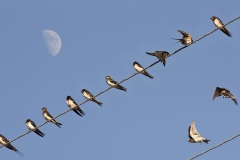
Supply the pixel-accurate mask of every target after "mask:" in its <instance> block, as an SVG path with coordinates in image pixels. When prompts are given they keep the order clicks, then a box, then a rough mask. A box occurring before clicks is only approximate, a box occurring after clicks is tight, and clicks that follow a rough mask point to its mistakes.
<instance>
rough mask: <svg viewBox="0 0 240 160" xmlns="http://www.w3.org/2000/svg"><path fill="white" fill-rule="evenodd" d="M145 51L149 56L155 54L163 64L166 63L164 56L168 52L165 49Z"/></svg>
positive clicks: (165, 56)
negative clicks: (152, 51) (151, 51)
mask: <svg viewBox="0 0 240 160" xmlns="http://www.w3.org/2000/svg"><path fill="white" fill-rule="evenodd" d="M146 53H147V54H149V55H151V56H156V57H157V58H158V59H159V60H160V61H161V62H162V63H163V65H164V66H165V64H166V58H167V57H168V55H169V53H168V52H166V51H155V52H154V53H149V52H146Z"/></svg>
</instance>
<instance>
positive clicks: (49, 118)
mask: <svg viewBox="0 0 240 160" xmlns="http://www.w3.org/2000/svg"><path fill="white" fill-rule="evenodd" d="M43 116H44V117H45V118H46V119H47V120H49V121H50V120H51V119H52V118H51V117H49V116H48V115H47V113H44V114H43Z"/></svg>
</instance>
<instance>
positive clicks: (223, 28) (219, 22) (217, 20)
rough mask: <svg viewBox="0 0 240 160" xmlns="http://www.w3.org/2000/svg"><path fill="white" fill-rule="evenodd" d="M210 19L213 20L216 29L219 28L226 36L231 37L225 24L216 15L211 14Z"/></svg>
mask: <svg viewBox="0 0 240 160" xmlns="http://www.w3.org/2000/svg"><path fill="white" fill-rule="evenodd" d="M210 19H211V20H212V21H213V23H214V24H215V26H216V27H217V28H218V29H220V30H221V31H222V32H223V33H225V34H226V35H227V36H229V37H232V34H231V33H230V32H229V31H228V30H227V28H226V27H225V26H223V25H224V24H223V23H222V21H221V20H220V19H219V18H218V17H215V16H212V17H211V18H210Z"/></svg>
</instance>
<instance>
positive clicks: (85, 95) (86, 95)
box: [83, 92, 91, 99]
mask: <svg viewBox="0 0 240 160" xmlns="http://www.w3.org/2000/svg"><path fill="white" fill-rule="evenodd" d="M83 96H84V97H86V98H87V99H91V97H90V96H89V95H88V94H87V93H86V92H83Z"/></svg>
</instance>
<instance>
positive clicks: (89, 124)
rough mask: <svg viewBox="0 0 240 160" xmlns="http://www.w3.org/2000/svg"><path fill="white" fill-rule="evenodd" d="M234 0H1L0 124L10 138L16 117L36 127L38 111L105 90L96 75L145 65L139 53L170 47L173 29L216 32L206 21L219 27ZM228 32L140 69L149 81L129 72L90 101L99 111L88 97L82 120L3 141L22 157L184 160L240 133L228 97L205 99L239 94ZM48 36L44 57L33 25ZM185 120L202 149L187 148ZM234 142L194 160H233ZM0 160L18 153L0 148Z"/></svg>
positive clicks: (65, 120)
mask: <svg viewBox="0 0 240 160" xmlns="http://www.w3.org/2000/svg"><path fill="white" fill-rule="evenodd" d="M239 6H240V2H238V1H232V2H231V3H230V4H226V3H222V2H221V3H220V2H219V3H216V1H208V2H207V3H206V2H204V3H203V2H200V1H198V2H196V1H190V0H185V1H178V0H165V1H157V0H149V1H144V0H138V1H137V0H122V1H116V0H105V1H97V0H91V1H89V0H81V1H78V0H70V1H69V0H68V1H67V0H63V1H61V2H59V0H50V1H49V0H48V1H47V0H42V1H41V2H33V1H30V0H25V1H16V0H15V1H14V0H13V1H11V0H10V1H9V0H8V1H6V0H4V1H2V3H1V5H0V15H1V36H0V44H1V45H0V52H1V58H0V73H1V83H0V88H1V89H0V95H1V100H2V101H1V102H2V103H1V116H0V121H1V122H2V123H1V130H0V133H1V134H3V135H4V136H6V137H7V138H8V139H9V140H11V139H14V138H16V137H17V136H19V135H21V134H22V133H24V132H26V131H27V127H26V125H25V121H26V119H28V118H30V119H32V120H33V121H34V122H35V123H36V124H37V125H39V124H42V123H43V122H44V121H45V120H44V119H43V117H42V113H41V108H42V107H47V108H48V110H49V112H50V113H51V114H52V115H53V116H55V115H57V114H59V113H61V112H63V111H65V110H67V109H68V107H67V105H66V103H65V99H66V96H68V95H71V96H72V97H73V98H74V99H75V100H76V101H77V102H78V103H80V102H83V101H84V100H85V99H84V98H83V97H82V95H81V90H82V89H83V88H86V89H88V90H89V91H91V92H92V93H93V94H97V93H99V92H100V91H102V90H104V89H106V88H107V87H108V85H107V84H106V82H105V76H107V75H110V76H111V77H112V78H113V79H115V80H116V81H120V80H122V79H124V78H126V77H128V76H130V75H131V74H133V73H134V72H135V70H134V69H133V67H132V63H133V62H134V61H138V62H139V63H140V64H142V65H143V66H144V67H145V66H148V65H150V64H151V63H153V62H155V61H156V59H155V57H151V56H148V55H146V54H145V52H146V51H148V52H153V51H155V50H166V51H169V52H170V53H172V52H173V51H175V50H177V49H178V48H180V47H182V45H181V44H180V43H175V41H174V40H172V39H171V38H181V34H180V33H178V32H177V30H178V29H181V30H184V31H186V32H188V33H190V34H192V36H193V39H194V40H195V39H197V38H199V37H200V36H202V35H203V34H206V33H208V32H210V31H211V30H213V29H214V28H215V26H214V24H213V23H212V21H211V20H210V17H212V16H217V17H219V18H221V20H222V21H223V22H224V23H226V22H228V21H230V20H231V19H233V18H235V17H237V16H239ZM227 28H228V29H229V31H230V32H231V33H232V34H233V37H232V38H229V37H227V36H226V35H225V34H223V33H222V32H221V31H217V32H215V33H214V34H212V35H211V36H209V37H206V38H205V39H203V40H202V41H200V42H198V43H196V44H194V45H192V46H190V47H188V48H186V49H184V50H182V51H181V52H179V53H178V54H176V55H174V56H172V57H170V58H168V59H167V64H166V67H163V65H162V64H157V65H156V66H154V67H152V68H150V69H149V70H148V72H149V73H150V74H152V75H153V76H154V79H153V80H151V79H149V78H147V77H145V76H142V75H137V76H136V77H134V78H132V79H130V80H129V81H127V82H125V83H123V84H122V85H123V86H124V87H126V88H127V89H128V91H127V92H123V91H119V90H116V89H112V90H110V91H108V92H107V93H105V94H103V95H101V96H99V97H97V99H98V100H99V101H101V102H103V107H102V108H101V107H99V106H98V105H96V104H94V103H92V102H88V103H86V104H84V105H83V106H81V108H82V109H83V110H84V112H85V113H86V115H85V116H84V117H82V118H81V117H79V116H78V115H76V114H75V113H74V112H69V113H67V114H65V115H64V116H62V117H60V118H58V119H57V120H58V121H59V122H61V123H62V124H63V126H62V128H61V129H59V128H58V127H56V126H55V125H53V124H47V125H45V126H43V127H42V128H40V130H41V131H42V132H44V133H45V134H46V135H45V137H44V138H41V137H39V136H38V135H36V134H35V133H30V134H28V135H27V136H25V137H23V138H21V139H19V140H17V141H15V142H13V143H12V144H13V145H14V146H15V147H16V148H17V149H18V150H19V151H21V152H22V153H24V159H26V160H33V159H34V160H40V159H41V160H42V159H49V158H51V159H69V158H70V159H71V160H79V159H84V160H95V159H101V160H113V159H114V160H122V159H126V160H128V159H132V160H134V159H138V160H146V159H149V160H159V159H188V158H190V157H192V156H194V155H195V154H198V153H200V152H202V151H204V150H206V149H208V148H210V147H212V146H214V145H216V144H218V143H220V142H222V141H224V140H225V139H227V138H230V137H231V136H234V135H236V134H237V133H239V125H238V122H239V121H240V116H239V114H240V108H239V106H237V107H236V106H235V104H234V103H233V102H232V101H231V100H230V99H222V98H217V99H216V100H215V101H214V102H213V101H212V96H213V92H214V89H215V87H216V86H219V87H225V88H227V89H229V90H231V91H232V93H233V94H234V95H235V96H236V97H237V98H238V99H239V101H240V90H239V79H240V75H239V68H240V63H239V59H240V53H239V50H240V38H239V37H240V30H239V21H236V22H234V23H232V24H230V25H228V26H227ZM45 29H50V30H54V31H56V32H57V33H58V34H59V36H60V37H61V39H62V49H61V51H60V53H59V54H58V55H57V56H56V57H52V56H51V55H50V54H49V53H48V50H47V48H46V46H45V43H44V41H43V38H42V30H45ZM193 119H195V122H196V127H197V130H198V131H199V132H200V134H201V135H202V136H203V137H205V138H207V139H210V140H211V141H210V142H209V144H202V145H200V144H191V143H188V142H187V141H188V134H187V130H188V126H189V125H190V124H191V121H192V120H193ZM238 148H239V139H235V140H234V141H231V142H229V143H227V144H225V145H224V146H222V147H220V148H217V149H215V150H214V151H211V152H209V153H207V154H205V155H204V156H201V157H199V158H198V159H199V160H201V159H202V160H206V159H229V158H230V159H237V158H238V157H239V156H240V152H239V151H238V150H239V149H238ZM0 156H1V159H21V157H20V156H19V155H17V154H16V153H14V152H12V151H10V150H8V149H6V148H1V149H0Z"/></svg>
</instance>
